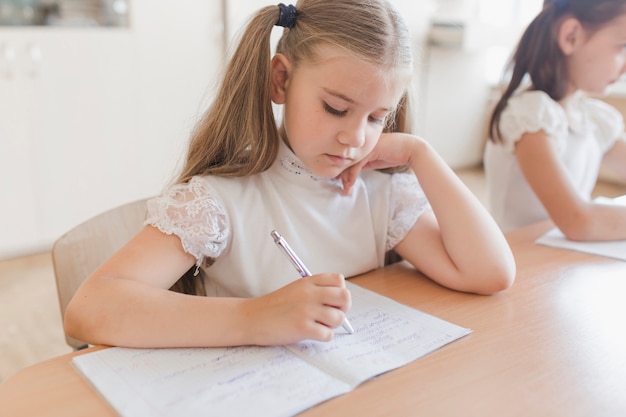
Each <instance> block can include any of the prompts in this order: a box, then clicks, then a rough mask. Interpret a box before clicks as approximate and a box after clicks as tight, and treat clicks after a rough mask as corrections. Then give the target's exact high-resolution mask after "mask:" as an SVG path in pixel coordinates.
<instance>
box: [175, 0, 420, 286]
mask: <svg viewBox="0 0 626 417" xmlns="http://www.w3.org/2000/svg"><path fill="white" fill-rule="evenodd" d="M296 10H297V12H296V21H295V25H294V26H293V27H292V28H285V29H284V31H283V34H282V37H281V38H280V40H279V41H278V44H277V47H276V52H277V53H281V54H283V55H285V56H286V57H287V58H288V59H289V60H290V61H291V63H292V64H293V65H294V66H297V65H298V64H299V63H302V62H315V60H316V58H317V57H316V50H317V48H318V47H319V46H320V45H331V46H336V47H339V48H342V49H343V50H345V51H346V52H347V53H349V54H352V55H354V56H355V57H357V58H359V59H362V60H365V61H366V62H369V63H372V64H374V65H376V66H378V67H379V68H380V70H381V71H388V72H389V73H390V74H396V73H397V71H395V70H396V69H398V68H401V67H409V68H410V66H411V65H412V53H411V45H410V36H409V31H408V29H407V27H406V24H405V23H404V21H403V20H402V18H401V17H400V14H399V13H398V12H397V11H396V10H395V8H394V7H393V6H392V5H391V4H390V3H389V2H388V1H386V0H340V1H339V0H300V1H298V3H297V4H296ZM279 15H280V8H279V7H278V6H267V7H264V8H262V9H260V10H259V11H258V12H257V13H256V14H255V15H254V16H253V17H252V19H251V21H250V22H249V23H248V25H247V27H246V29H245V31H244V32H243V34H242V35H241V39H240V41H239V44H238V46H237V49H236V50H235V52H234V53H233V55H232V57H231V59H230V62H229V63H228V65H227V67H226V70H225V74H224V77H223V80H222V82H221V84H220V86H219V88H218V90H217V94H216V97H215V99H214V100H213V102H212V104H211V106H210V107H209V108H208V110H207V111H206V113H205V114H204V115H203V117H202V118H201V120H200V121H199V123H198V124H197V126H196V128H195V129H194V131H193V132H192V136H191V142H190V145H189V149H188V153H187V158H186V161H185V164H184V166H183V169H182V172H181V174H180V176H179V177H178V182H186V181H189V179H190V178H191V177H193V176H194V175H218V176H228V177H241V176H247V175H252V174H255V173H259V172H262V171H264V170H266V169H268V168H269V167H270V166H271V164H272V163H273V162H274V160H275V159H276V156H277V154H278V147H279V143H280V140H281V138H280V135H279V131H278V127H277V125H276V118H275V115H274V112H273V108H272V101H271V98H270V64H271V58H272V56H271V43H270V36H271V32H272V29H273V27H274V26H275V24H276V23H277V21H278V19H279ZM408 94H409V93H408V91H407V93H405V94H404V95H403V97H402V98H401V100H400V103H398V106H397V109H396V111H395V112H394V115H393V116H394V117H393V118H390V119H391V120H390V122H388V124H387V126H386V127H385V130H386V131H401V132H409V131H410V129H411V126H410V121H411V117H410V115H409V114H410V112H409V101H410V100H409V95H408ZM208 262H211V260H208ZM194 270H195V267H194V268H192V269H190V270H189V271H188V272H187V273H186V274H185V275H184V276H183V278H181V279H180V280H179V281H178V282H177V283H176V284H175V285H174V287H172V289H173V290H175V291H179V292H184V293H191V294H194V293H195V294H202V293H203V286H202V279H201V276H195V277H194V276H193V271H194Z"/></svg>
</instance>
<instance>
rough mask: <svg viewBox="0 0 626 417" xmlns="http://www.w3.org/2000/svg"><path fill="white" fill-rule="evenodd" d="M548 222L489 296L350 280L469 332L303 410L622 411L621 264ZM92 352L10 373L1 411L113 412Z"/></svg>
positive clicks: (415, 279)
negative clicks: (500, 288) (567, 246)
mask: <svg viewBox="0 0 626 417" xmlns="http://www.w3.org/2000/svg"><path fill="white" fill-rule="evenodd" d="M549 227H550V224H549V223H542V224H538V225H534V226H531V227H527V228H524V229H520V230H517V231H514V232H511V233H509V234H508V235H507V238H508V239H509V243H510V244H511V247H512V248H513V251H514V253H515V256H516V259H517V265H518V274H517V279H516V282H515V284H514V286H513V287H512V288H511V289H509V290H507V291H505V292H503V293H501V294H498V295H495V296H476V295H469V294H462V293H457V292H453V291H450V290H448V289H444V288H442V287H439V286H438V285H436V284H434V283H432V282H431V281H429V280H427V279H425V278H423V277H422V276H421V275H419V274H418V273H417V272H415V271H414V270H413V269H411V268H410V267H408V266H407V265H405V264H397V265H394V266H391V267H388V268H385V269H382V270H379V271H375V272H372V273H369V274H366V275H364V276H360V277H356V278H353V279H352V282H355V283H357V284H359V285H362V286H364V287H367V288H370V289H372V290H374V291H377V292H379V293H381V294H384V295H386V296H389V297H392V298H394V299H396V300H398V301H400V302H402V303H405V304H407V305H410V306H413V307H415V308H418V309H420V310H422V311H425V312H428V313H430V314H433V315H436V316H438V317H441V318H443V319H445V320H449V321H451V322H453V323H456V324H459V325H461V326H465V327H469V328H471V329H473V333H472V334H470V335H469V336H466V337H464V338H462V339H460V340H458V341H455V342H453V343H451V344H449V345H447V346H444V347H443V348H442V349H440V350H438V351H436V352H434V353H432V354H430V355H427V356H426V357H424V358H421V359H419V360H417V361H415V362H413V363H411V364H409V365H406V366H403V367H401V368H399V369H397V370H394V371H392V372H389V373H387V374H385V375H382V376H380V377H378V378H376V379H374V380H370V381H367V382H365V383H364V384H362V385H361V386H359V387H358V388H357V389H355V390H354V391H352V392H350V393H348V394H346V395H343V396H340V397H337V398H335V399H332V400H330V401H327V402H325V403H323V404H320V405H318V406H316V407H313V408H311V409H309V410H307V411H306V412H304V413H302V414H301V417H311V416H330V415H333V416H382V415H385V416H408V415H411V416H416V415H426V416H429V417H434V416H481V417H489V416H498V417H500V416H507V417H513V416H523V417H528V416H533V417H543V416H546V417H547V416H550V417H555V416H557V417H559V416H567V417H578V416H580V417H591V416H593V417H602V416H607V417H608V416H624V415H626V395H624V393H625V392H626V326H624V323H623V322H624V318H626V302H625V297H624V293H625V292H626V262H621V261H614V260H611V259H606V258H601V257H596V256H591V255H585V254H581V253H576V252H570V251H564V250H560V249H554V248H548V247H544V246H539V245H535V244H534V243H533V241H534V239H535V238H536V237H538V236H539V235H541V234H542V233H543V232H545V231H546V230H548V228H549ZM468 244H470V245H471V238H468ZM93 349H97V348H92V349H89V350H87V351H81V352H78V353H72V354H67V355H63V356H60V357H57V358H54V359H50V360H47V361H44V362H41V363H39V364H36V365H34V366H31V367H28V368H25V369H23V370H22V371H20V372H18V373H17V374H16V375H14V376H13V377H12V378H9V379H8V380H7V381H6V382H5V383H4V384H3V385H0V416H2V417H13V416H20V417H22V416H39V415H42V416H50V417H52V416H63V417H73V416H80V417H82V416H90V417H100V416H115V415H116V414H115V413H114V412H113V411H112V409H110V408H109V407H108V405H107V403H106V402H105V401H104V400H103V399H102V398H100V397H99V395H98V394H97V393H96V392H95V391H94V390H92V389H91V387H90V386H89V384H88V383H87V382H85V381H84V380H83V379H82V378H81V377H80V376H79V375H78V374H77V373H76V372H75V371H74V370H73V368H72V367H71V365H70V360H71V358H72V356H74V355H80V354H83V353H86V352H88V351H91V350H93Z"/></svg>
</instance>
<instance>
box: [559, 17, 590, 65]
mask: <svg viewBox="0 0 626 417" xmlns="http://www.w3.org/2000/svg"><path fill="white" fill-rule="evenodd" d="M584 36H585V33H584V28H583V25H582V24H581V23H580V20H578V19H576V18H575V17H568V18H566V19H565V20H563V22H562V23H561V26H559V32H558V34H557V41H558V44H559V48H561V51H562V52H563V54H564V55H565V56H569V55H571V54H572V53H574V51H575V50H576V49H577V48H578V45H580V44H581V43H582V42H584Z"/></svg>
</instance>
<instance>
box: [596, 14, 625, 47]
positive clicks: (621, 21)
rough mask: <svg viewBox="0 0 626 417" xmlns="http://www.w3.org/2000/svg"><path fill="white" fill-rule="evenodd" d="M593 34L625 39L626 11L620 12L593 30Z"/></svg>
mask: <svg viewBox="0 0 626 417" xmlns="http://www.w3.org/2000/svg"><path fill="white" fill-rule="evenodd" d="M594 35H601V36H604V37H611V38H614V39H616V40H621V41H626V13H622V14H621V15H619V16H618V17H616V18H615V19H613V20H611V21H610V22H608V23H607V24H606V25H604V26H602V27H601V28H600V29H598V31H597V32H595V34H594Z"/></svg>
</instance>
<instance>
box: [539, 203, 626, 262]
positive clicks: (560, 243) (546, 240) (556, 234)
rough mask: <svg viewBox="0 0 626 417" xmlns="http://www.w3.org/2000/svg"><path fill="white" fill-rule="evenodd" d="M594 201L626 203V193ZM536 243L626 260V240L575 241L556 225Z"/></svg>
mask: <svg viewBox="0 0 626 417" xmlns="http://www.w3.org/2000/svg"><path fill="white" fill-rule="evenodd" d="M594 201H596V202H599V203H603V204H619V205H626V195H623V196H621V197H617V198H606V197H598V198H596V199H595V200H594ZM535 243H539V244H541V245H545V246H551V247H555V248H561V249H569V250H573V251H576V252H584V253H590V254H592V255H599V256H606V257H607V258H614V259H619V260H622V261H626V240H614V241H608V242H575V241H572V240H568V239H567V238H566V237H565V235H563V233H561V231H560V230H559V229H558V228H556V227H555V228H554V229H552V230H550V231H549V232H548V233H546V234H545V235H543V236H541V237H540V238H539V239H537V240H536V241H535Z"/></svg>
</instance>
